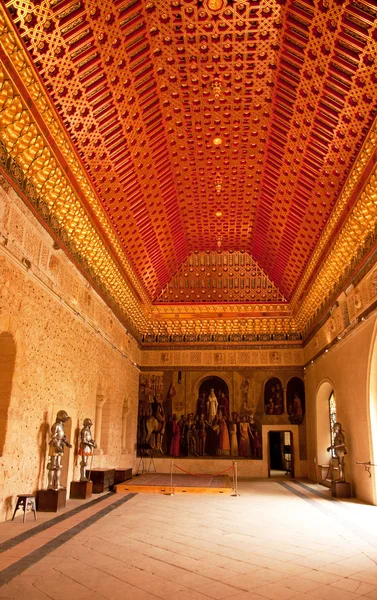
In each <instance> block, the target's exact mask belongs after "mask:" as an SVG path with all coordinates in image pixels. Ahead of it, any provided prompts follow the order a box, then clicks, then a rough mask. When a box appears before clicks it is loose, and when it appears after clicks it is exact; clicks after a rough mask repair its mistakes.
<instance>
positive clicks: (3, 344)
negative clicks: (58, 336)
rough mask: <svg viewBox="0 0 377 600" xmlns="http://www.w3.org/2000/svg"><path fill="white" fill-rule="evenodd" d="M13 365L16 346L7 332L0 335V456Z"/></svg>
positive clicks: (5, 431) (5, 427)
mask: <svg viewBox="0 0 377 600" xmlns="http://www.w3.org/2000/svg"><path fill="white" fill-rule="evenodd" d="M15 363H16V344H15V342H14V338H13V336H12V335H11V334H10V333H8V332H4V333H0V456H2V454H3V453H4V446H5V441H6V435H7V430H8V409H9V406H10V400H11V394H12V384H13V374H14V368H15Z"/></svg>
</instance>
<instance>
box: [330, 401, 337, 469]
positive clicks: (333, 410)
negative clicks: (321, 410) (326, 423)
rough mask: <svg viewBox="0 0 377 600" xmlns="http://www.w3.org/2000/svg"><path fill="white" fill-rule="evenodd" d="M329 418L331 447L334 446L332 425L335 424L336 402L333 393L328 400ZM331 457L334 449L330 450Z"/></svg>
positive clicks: (333, 454)
mask: <svg viewBox="0 0 377 600" xmlns="http://www.w3.org/2000/svg"><path fill="white" fill-rule="evenodd" d="M329 416H330V436H331V445H332V446H333V445H334V438H335V433H334V424H335V423H336V402H335V395H334V392H331V394H330V398H329ZM331 456H332V457H333V458H335V451H334V449H332V450H331Z"/></svg>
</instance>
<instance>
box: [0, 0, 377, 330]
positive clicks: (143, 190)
mask: <svg viewBox="0 0 377 600" xmlns="http://www.w3.org/2000/svg"><path fill="white" fill-rule="evenodd" d="M5 5H6V8H7V15H8V16H6V15H5V14H4V15H3V17H4V19H5V21H4V22H3V28H2V36H1V37H0V40H1V44H2V55H3V57H6V59H7V61H8V63H6V64H5V71H6V72H4V73H5V74H4V76H3V88H2V93H3V97H4V98H5V97H6V96H7V94H8V95H9V96H12V94H14V96H15V97H16V96H17V98H19V101H18V104H20V106H21V104H22V103H23V111H24V112H25V114H26V113H27V111H28V94H30V96H32V93H31V91H30V89H31V86H30V82H31V79H32V78H33V77H35V75H34V74H33V68H34V69H36V70H37V72H38V73H39V76H40V78H41V83H39V82H38V80H35V81H34V80H33V85H34V86H35V88H37V87H38V86H39V87H38V92H35V98H34V99H33V101H34V102H36V98H38V99H39V100H41V96H43V94H44V95H45V96H46V102H47V103H48V107H49V108H48V110H49V111H51V114H47V104H46V106H43V102H41V103H40V105H38V106H36V109H37V112H36V111H34V113H33V114H32V115H31V116H30V120H31V121H33V123H35V129H36V131H37V129H38V127H39V130H40V134H41V136H44V143H43V144H42V145H41V147H40V156H39V158H38V161H35V159H34V161H32V162H33V164H34V167H37V166H38V167H39V168H40V167H41V165H42V158H41V157H42V155H43V157H44V158H46V157H45V154H46V152H47V147H49V148H50V149H51V140H50V139H49V136H48V135H46V132H45V130H44V128H45V129H46V127H47V129H48V131H49V133H50V135H52V138H53V139H55V140H56V139H57V138H56V136H57V135H58V132H59V136H60V139H61V141H62V142H61V144H59V143H58V144H57V145H58V150H60V151H61V154H62V156H58V152H57V150H54V148H52V153H53V154H54V157H55V159H56V161H57V163H59V165H60V167H61V168H62V172H61V176H60V184H61V186H62V187H61V189H62V193H63V192H64V194H66V197H65V198H64V199H63V198H62V197H61V196H59V195H57V198H54V199H53V200H52V199H50V200H49V199H48V198H47V197H46V194H47V195H48V194H50V196H51V194H53V191H54V188H53V186H52V185H51V182H50V184H48V183H46V182H44V183H43V185H39V183H38V177H37V176H36V173H35V171H34V172H33V170H32V169H30V165H31V162H30V161H29V164H28V160H29V159H28V158H27V156H24V157H23V160H20V156H21V153H20V152H19V151H18V153H15V152H14V138H15V136H17V135H19V134H20V132H21V133H22V132H23V131H24V129H23V128H24V124H23V123H22V119H24V117H22V119H21V120H20V123H18V122H17V118H16V117H17V115H19V113H18V112H17V110H16V108H15V109H14V110H13V111H12V109H10V108H9V103H8V106H7V105H6V101H5V100H4V103H3V105H2V106H3V112H2V113H1V114H2V117H3V119H2V123H4V116H5V117H6V118H7V119H8V121H9V122H7V124H6V127H4V126H3V127H2V129H1V139H2V141H3V143H4V146H5V150H6V152H7V153H9V156H10V158H13V159H17V160H18V163H17V164H19V163H20V167H21V168H22V170H23V173H24V175H25V177H26V178H27V180H28V181H32V183H33V185H34V186H36V190H37V192H38V194H40V195H41V198H42V199H43V198H44V199H43V202H45V203H46V204H47V206H49V210H50V213H51V214H52V215H53V216H54V218H55V219H57V221H59V223H60V225H59V227H60V231H62V230H63V229H64V231H65V232H67V230H68V233H69V235H68V238H69V241H70V244H71V245H70V250H71V253H72V252H73V254H75V255H77V254H79V255H80V256H81V257H84V258H85V260H86V261H89V267H90V270H91V271H90V276H91V277H92V278H93V277H94V278H97V280H98V287H99V288H100V291H103V293H104V294H105V295H107V296H110V297H111V298H112V299H113V300H114V301H115V302H116V304H117V306H118V307H119V308H120V309H121V310H124V311H125V312H127V314H129V315H130V316H131V319H132V320H133V322H134V323H135V326H136V328H137V329H138V331H140V332H142V333H148V335H153V334H156V333H157V334H161V333H166V332H169V333H170V334H172V333H173V332H174V333H176V334H177V335H178V336H179V335H181V334H182V333H187V332H188V331H190V332H195V331H196V330H197V327H198V325H197V324H196V325H195V323H196V322H197V321H198V320H202V321H203V323H205V322H207V321H206V318H207V317H208V319H209V321H208V323H209V322H210V321H211V318H212V319H215V321H216V324H215V325H213V323H212V325H208V327H207V330H208V331H209V330H211V331H217V330H219V331H220V332H222V331H223V330H225V329H226V330H227V331H228V333H229V332H230V333H229V335H230V334H234V335H238V334H239V333H240V332H243V334H244V333H245V331H248V330H252V331H253V332H254V333H255V332H256V333H258V332H259V331H264V332H270V333H273V332H274V331H277V332H280V333H281V332H284V333H285V334H288V333H291V332H295V331H297V330H299V331H303V330H305V329H306V328H307V327H308V324H309V323H310V322H312V320H313V318H314V316H315V314H316V312H317V311H318V309H320V308H321V306H322V305H323V303H324V301H326V300H327V299H328V297H329V295H331V293H334V292H335V291H336V289H337V286H338V285H339V284H340V283H341V282H342V281H343V280H344V278H345V277H346V276H348V275H349V274H350V273H351V271H350V269H351V267H352V268H354V267H355V257H356V259H358V260H360V259H361V258H362V254H363V248H364V243H365V242H366V240H367V238H368V235H369V242H370V235H371V233H372V232H373V231H374V226H375V223H376V215H375V207H376V202H375V188H376V185H375V184H376V182H375V180H374V179H373V178H374V177H375V174H374V171H375V162H376V161H375V155H374V149H375V137H376V136H375V131H374V129H373V120H374V116H375V112H376V107H377V85H376V83H377V64H376V61H377V59H376V56H377V42H376V40H377V3H376V2H375V1H374V0H373V2H372V1H371V0H368V1H364V0H362V1H361V0H351V1H349V0H348V1H344V2H343V1H342V0H338V1H330V0H322V1H321V2H315V3H313V2H311V1H310V0H287V1H285V0H279V1H276V0H257V1H250V0H248V1H245V2H243V1H236V0H233V1H231V0H204V1H199V2H198V1H195V2H194V1H193V0H181V1H179V0H170V1H167V0H158V1H156V2H147V1H145V0H144V1H139V0H129V1H124V0H103V1H102V2H99V1H98V0H86V1H85V2H84V1H83V0H34V1H31V0H9V1H7V2H5ZM8 19H11V21H10V20H8ZM10 22H12V23H13V28H14V29H15V30H17V32H18V34H19V36H20V38H21V39H22V40H23V43H24V48H25V49H26V53H27V55H28V59H27V58H26V55H25V51H24V50H22V48H21V47H20V45H19V42H18V41H17V40H16V39H15V38H14V35H13V34H12V31H11V28H9V30H8V24H9V27H10ZM16 47H17V50H16ZM24 55H25V56H24ZM20 56H24V58H23V59H21V58H20ZM22 60H23V61H24V62H25V60H26V62H27V60H30V61H31V63H32V64H33V68H32V67H31V65H28V66H27V68H26V67H25V72H23V71H22V69H20V68H19V65H17V61H21V62H22ZM17 72H18V74H19V75H20V79H21V82H19V81H16V79H17V76H16V74H17ZM4 82H7V85H8V88H7V89H6V90H5V88H4ZM21 84H23V85H24V87H25V86H26V88H29V89H27V90H26V91H25V89H24V90H23V91H22V89H21V87H22V85H21ZM12 86H13V87H12ZM11 88H12V90H13V91H10V89H11ZM16 104H17V103H16ZM16 104H15V106H16ZM5 107H6V108H5ZM29 108H30V107H29ZM55 111H57V113H58V115H59V117H60V119H61V122H62V123H63V125H64V128H65V131H66V132H67V133H68V138H69V139H68V138H67V137H65V133H64V130H63V129H62V128H61V125H60V124H59V120H58V119H56V116H55ZM37 113H38V114H37ZM52 122H53V123H54V128H55V130H53V129H54V128H53V127H52ZM367 136H369V137H368V138H367ZM63 138H64V143H63ZM38 139H41V138H38ZM12 140H13V141H12ZM28 144H32V139H31V138H30V139H29V140H28ZM363 144H364V146H363ZM21 145H22V144H21ZM362 146H363V148H362ZM42 148H43V150H42ZM361 148H362V150H360V149H361ZM68 156H69V157H70V159H69V160H68ZM62 157H63V159H64V160H63V159H62ZM30 160H31V159H30ZM64 161H66V163H67V164H70V165H71V164H73V163H74V165H75V168H73V167H71V172H70V173H69V174H68V175H69V177H68V178H69V181H68V182H65V185H63V184H62V177H63V175H64V173H67V171H64ZM21 163H22V164H21ZM4 164H5V163H4ZM9 164H10V163H9ZM48 165H50V167H49V166H48ZM43 168H44V169H45V170H46V172H48V170H49V169H50V177H51V178H52V179H51V181H54V182H55V180H54V179H53V177H55V176H56V169H57V167H56V165H54V166H52V162H51V161H50V162H48V161H47V163H46V162H43ZM41 173H42V171H40V178H41ZM33 177H34V179H33ZM30 178H31V179H30ZM47 180H48V177H47ZM25 181H26V180H25ZM68 183H69V185H70V186H72V189H73V192H72V193H69V190H68V187H67V185H66V184H68ZM25 185H26V183H25V182H24V187H25ZM54 185H56V184H55V183H54ZM368 185H369V188H368ZM74 197H75V202H77V208H76V209H75V212H74V214H75V217H74V218H73V217H72V218H70V221H69V223H67V214H68V210H70V211H71V210H72V205H71V203H72V202H73V198H74ZM59 202H60V204H59ZM68 206H69V209H68ZM80 211H84V212H83V213H82V215H81V212H80ZM80 215H81V216H80ZM355 215H358V216H357V219H358V221H357V223H360V222H361V223H362V225H361V226H357V223H356V221H355ZM49 218H50V220H51V215H50V217H49ZM84 223H85V225H84ZM86 223H88V224H86ZM63 224H64V227H63ZM50 226H52V225H51V223H50ZM90 228H92V229H93V232H92V230H91V229H90ZM53 229H54V227H53ZM58 229H59V228H58ZM55 230H56V227H55ZM89 230H90V231H91V233H90V235H89V233H88V232H89ZM96 236H97V237H96ZM97 238H98V239H97ZM94 239H95V240H96V241H94ZM89 240H90V247H89V245H88V242H89ZM73 242H74V246H75V247H74V248H73V250H72V244H73ZM369 245H370V244H369ZM66 246H67V248H68V243H66ZM368 247H369V246H368ZM195 256H196V257H204V258H203V260H204V261H205V260H206V259H205V257H206V256H207V257H209V256H212V257H213V256H215V257H216V256H217V260H218V261H220V262H221V261H224V260H225V259H226V257H229V256H233V257H235V256H238V257H240V256H244V257H248V260H249V265H256V267H257V268H258V269H261V270H262V272H263V274H264V276H265V277H266V281H267V280H268V282H269V283H268V287H269V289H270V290H273V292H270V293H271V294H272V296H271V298H272V302H271V301H270V304H271V306H268V304H269V298H268V296H267V298H265V297H263V300H262V304H265V305H266V306H261V302H258V301H257V297H256V296H255V294H254V297H253V296H252V293H251V289H252V288H251V287H250V285H251V284H250V282H249V288H248V290H249V292H250V293H249V292H248V293H247V294H246V295H245V293H244V292H242V291H241V288H240V286H239V285H238V283H237V285H238V287H237V288H235V289H237V292H236V294H234V293H233V297H232V298H230V297H229V291H227V293H226V294H224V289H226V290H228V289H229V275H228V273H227V272H226V271H224V269H223V267H224V264H225V263H224V262H221V265H217V273H218V276H217V281H216V282H215V284H214V285H211V286H210V287H211V292H210V293H208V292H207V293H204V292H202V291H200V292H199V293H196V294H194V293H191V292H190V293H189V294H188V295H189V298H187V297H185V298H184V299H182V295H185V296H187V294H178V296H179V298H176V297H175V296H176V294H173V293H170V292H169V290H170V289H173V287H174V285H178V287H179V286H180V285H181V284H180V283H179V281H181V282H182V281H183V280H184V279H185V280H186V283H184V284H182V285H183V287H184V286H185V285H187V286H188V289H191V288H190V285H191V284H190V283H189V279H190V277H189V275H188V276H187V277H185V273H186V271H187V267H188V268H190V264H191V263H190V261H195V259H194V258H193V257H195ZM79 262H80V261H79ZM219 266H220V267H221V268H220V271H221V274H220V275H219V268H218V267H219ZM84 267H85V269H86V270H87V267H88V265H87V264H85V265H84ZM105 269H106V271H108V273H107V274H106V276H105V274H104V270H105ZM351 270H352V269H351ZM235 279H237V282H238V281H239V278H238V277H237V276H235ZM241 279H242V281H244V280H243V278H241ZM122 281H123V284H122ZM174 282H176V283H174ZM177 282H178V283H177ZM233 284H234V279H233ZM195 285H196V284H195ZM195 285H194V287H195ZM245 285H246V284H245ZM199 287H200V286H199ZM242 293H243V296H242ZM164 302H165V303H168V304H169V305H170V306H169V307H164V306H163V303H164ZM175 302H176V303H177V304H179V306H176V307H175V311H174V312H173V313H172V312H171V311H172V304H174V303H175ZM185 302H186V303H191V304H192V306H191V307H188V306H183V305H182V304H184V303H185ZM287 302H290V304H289V305H288V304H287ZM219 303H220V304H224V303H226V305H227V306H224V307H223V308H222V307H219V306H218V304H219ZM232 303H237V306H236V307H234V308H233V309H232V307H231V306H230V305H231V304H232ZM242 303H244V305H242V306H241V305H240V304H242ZM274 303H275V305H274V306H273V304H274ZM153 304H154V306H153ZM195 304H197V306H195ZM169 311H170V312H169ZM219 311H220V312H221V314H220V313H219ZM232 311H233V313H232ZM211 315H212V317H211ZM216 315H217V316H216ZM219 315H220V316H219ZM224 315H225V316H224ZM235 317H236V318H235ZM251 317H254V318H255V319H258V318H259V317H263V318H265V320H264V321H263V324H262V322H260V323H259V321H258V320H255V321H254V322H253V323H252V324H251V323H249V324H248V323H247V322H246V321H247V320H251ZM293 317H294V318H293ZM224 318H225V319H227V318H228V319H229V323H228V325H227V327H228V329H227V328H226V327H225V325H224V324H223V319H224ZM239 319H240V320H241V321H242V319H245V323H244V324H242V323H241V324H240V322H239ZM266 319H268V320H269V323H268V324H267V321H266ZM204 329H206V327H204Z"/></svg>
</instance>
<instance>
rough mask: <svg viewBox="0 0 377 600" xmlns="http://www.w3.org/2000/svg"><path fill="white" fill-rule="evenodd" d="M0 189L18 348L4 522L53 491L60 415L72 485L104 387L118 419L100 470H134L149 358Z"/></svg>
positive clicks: (6, 325)
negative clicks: (50, 472)
mask: <svg viewBox="0 0 377 600" xmlns="http://www.w3.org/2000/svg"><path fill="white" fill-rule="evenodd" d="M0 184H1V187H0V284H1V285H0V334H1V333H3V332H7V333H10V334H11V335H12V336H13V338H14V340H15V344H16V360H15V369H14V375H13V380H12V389H11V398H10V405H9V409H8V414H7V422H6V438H5V445H4V448H3V453H2V455H0V489H1V490H2V493H1V494H0V519H4V518H7V517H8V518H9V516H10V515H11V511H12V507H14V504H15V497H16V494H20V493H32V492H35V491H36V490H37V489H39V488H41V487H44V486H45V485H46V479H47V471H46V462H47V457H46V454H47V449H48V438H49V429H50V427H51V424H52V423H53V418H54V416H55V414H56V411H57V410H59V409H66V410H67V411H68V413H69V414H70V415H71V417H72V419H71V422H70V423H69V426H68V427H67V433H68V435H69V437H70V440H71V442H72V443H73V444H74V448H72V450H68V452H67V455H66V456H65V464H66V466H65V475H64V477H65V478H66V480H67V483H68V484H69V482H70V480H72V478H75V477H77V475H78V472H79V460H78V456H77V440H78V432H79V428H80V426H81V423H82V420H83V419H84V418H85V417H90V418H91V419H92V420H93V422H94V429H95V417H96V401H97V394H98V390H99V389H101V393H102V395H103V398H104V400H105V404H106V405H107V408H106V414H108V416H109V417H110V418H109V419H108V420H107V421H106V420H105V421H104V422H103V423H102V432H103V431H104V429H105V435H104V437H105V439H106V446H107V447H106V453H104V452H102V451H101V452H100V453H99V454H97V455H96V456H95V457H94V466H113V467H114V466H124V467H125V466H132V464H133V460H134V452H135V442H136V422H137V401H138V384H139V369H138V366H137V365H138V364H139V363H140V355H141V352H140V349H139V348H138V346H137V344H136V342H135V340H133V338H131V336H130V335H129V334H127V332H126V330H125V329H124V327H123V326H122V325H121V323H119V322H118V321H117V319H116V318H115V316H114V314H113V313H112V312H111V310H110V309H109V308H108V307H107V306H106V304H105V303H104V302H103V301H102V300H101V298H100V297H99V296H98V295H97V294H96V293H95V292H94V291H93V289H92V288H91V287H90V286H89V285H88V283H87V282H86V280H85V279H84V278H83V277H82V276H81V274H80V273H79V272H78V270H77V269H76V268H75V267H74V266H73V265H72V264H71V263H70V261H69V260H68V259H67V257H66V256H65V255H64V254H63V252H62V251H61V250H55V249H54V248H53V240H52V239H51V237H50V236H49V235H48V233H47V232H46V231H45V230H44V229H43V228H42V226H41V225H40V224H39V223H38V222H37V221H36V219H35V218H34V217H33V216H32V215H31V213H30V211H29V210H28V209H27V208H26V206H25V205H24V204H23V202H22V201H21V200H20V198H19V197H18V196H17V194H16V193H15V191H14V190H13V189H11V188H10V187H9V186H7V184H6V183H5V182H4V181H1V182H0ZM0 383H1V382H0ZM125 407H126V408H125ZM125 419H126V426H124V420H125ZM106 428H107V429H106ZM122 435H123V439H122Z"/></svg>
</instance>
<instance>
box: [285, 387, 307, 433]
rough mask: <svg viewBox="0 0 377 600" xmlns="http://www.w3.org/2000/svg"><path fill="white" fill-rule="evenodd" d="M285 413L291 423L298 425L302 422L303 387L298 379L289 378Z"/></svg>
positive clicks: (303, 411) (303, 406) (303, 413)
mask: <svg viewBox="0 0 377 600" xmlns="http://www.w3.org/2000/svg"><path fill="white" fill-rule="evenodd" d="M287 413H288V415H289V418H290V419H291V422H297V424H300V423H301V422H302V421H303V418H304V415H305V385H304V382H303V380H302V379H301V378H300V377H291V379H290V380H289V381H288V384H287ZM292 419H293V420H292Z"/></svg>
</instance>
